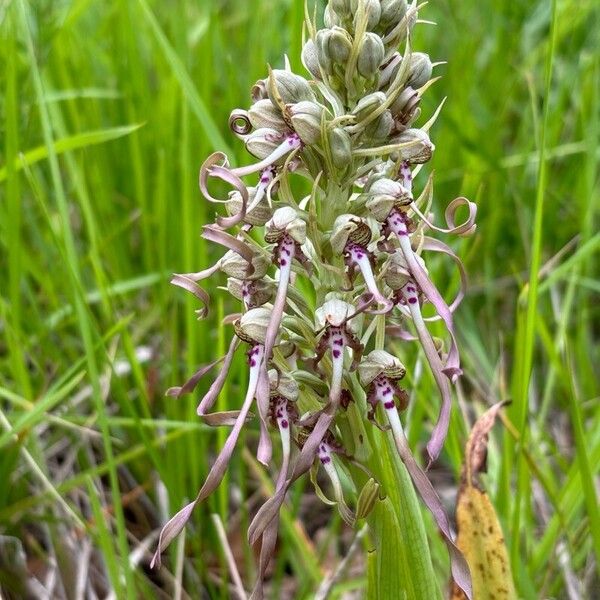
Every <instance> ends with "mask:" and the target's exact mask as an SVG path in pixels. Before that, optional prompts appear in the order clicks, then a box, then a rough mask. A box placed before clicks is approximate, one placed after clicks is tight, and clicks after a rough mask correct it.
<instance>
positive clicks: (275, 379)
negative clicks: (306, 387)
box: [269, 369, 299, 402]
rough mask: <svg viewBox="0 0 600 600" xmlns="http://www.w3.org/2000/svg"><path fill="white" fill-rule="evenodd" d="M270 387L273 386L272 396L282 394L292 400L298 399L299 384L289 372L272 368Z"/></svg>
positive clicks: (270, 371)
mask: <svg viewBox="0 0 600 600" xmlns="http://www.w3.org/2000/svg"><path fill="white" fill-rule="evenodd" d="M269 387H270V388H271V396H281V397H282V398H285V399H286V400H290V401H291V402H296V400H298V394H299V392H298V384H297V383H296V381H295V379H294V378H292V377H290V375H288V374H287V373H279V372H278V371H276V370H275V369H270V370H269Z"/></svg>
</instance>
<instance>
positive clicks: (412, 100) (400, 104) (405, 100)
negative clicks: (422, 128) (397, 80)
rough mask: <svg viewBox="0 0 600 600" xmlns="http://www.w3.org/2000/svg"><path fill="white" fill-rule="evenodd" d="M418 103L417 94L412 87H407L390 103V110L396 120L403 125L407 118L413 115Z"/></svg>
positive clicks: (419, 99)
mask: <svg viewBox="0 0 600 600" xmlns="http://www.w3.org/2000/svg"><path fill="white" fill-rule="evenodd" d="M420 101H421V98H420V97H419V94H418V93H417V92H416V91H415V90H414V89H413V88H412V87H410V86H408V87H406V88H404V89H403V90H402V91H401V92H400V94H399V95H398V97H397V98H396V99H395V100H394V102H393V103H392V106H391V107H390V110H391V111H392V114H393V115H394V117H395V118H396V119H397V120H399V121H400V122H401V123H403V124H405V123H406V121H407V118H410V116H412V114H414V111H415V109H416V108H417V106H418V105H419V103H420Z"/></svg>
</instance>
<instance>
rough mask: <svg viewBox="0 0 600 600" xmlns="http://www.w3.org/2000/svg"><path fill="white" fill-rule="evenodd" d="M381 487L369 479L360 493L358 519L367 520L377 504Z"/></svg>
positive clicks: (357, 504) (357, 503)
mask: <svg viewBox="0 0 600 600" xmlns="http://www.w3.org/2000/svg"><path fill="white" fill-rule="evenodd" d="M379 488H380V485H379V484H378V483H377V482H376V481H375V480H374V479H373V478H371V479H369V481H367V483H365V485H364V487H363V489H362V490H361V491H360V494H359V496H358V500H357V502H356V519H357V520H358V519H366V518H367V517H368V516H369V515H370V514H371V511H372V510H373V508H374V507H375V503H376V502H377V500H378V499H379Z"/></svg>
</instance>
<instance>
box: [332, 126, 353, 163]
mask: <svg viewBox="0 0 600 600" xmlns="http://www.w3.org/2000/svg"><path fill="white" fill-rule="evenodd" d="M329 149H330V151H331V160H332V162H333V165H334V166H335V167H336V168H338V169H345V168H346V167H347V166H348V164H349V163H350V161H351V160H352V140H351V139H350V136H349V135H348V133H347V132H346V131H344V130H343V129H341V128H340V127H336V128H335V129H330V130H329Z"/></svg>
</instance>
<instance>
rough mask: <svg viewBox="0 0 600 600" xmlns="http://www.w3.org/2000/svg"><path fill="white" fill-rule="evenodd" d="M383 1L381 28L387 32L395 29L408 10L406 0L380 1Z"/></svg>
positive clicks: (380, 18)
mask: <svg viewBox="0 0 600 600" xmlns="http://www.w3.org/2000/svg"><path fill="white" fill-rule="evenodd" d="M380 1H381V16H380V17H379V26H380V28H381V29H382V30H383V31H385V32H387V31H389V30H390V29H392V28H393V27H395V26H396V25H397V24H398V23H400V21H401V20H402V18H403V17H404V15H405V14H406V10H407V8H408V3H407V2H406V0H380Z"/></svg>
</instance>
